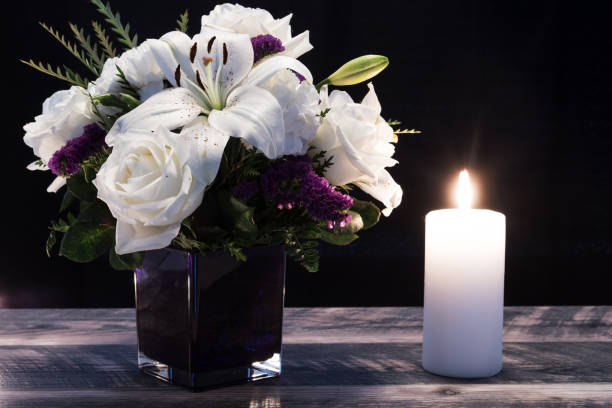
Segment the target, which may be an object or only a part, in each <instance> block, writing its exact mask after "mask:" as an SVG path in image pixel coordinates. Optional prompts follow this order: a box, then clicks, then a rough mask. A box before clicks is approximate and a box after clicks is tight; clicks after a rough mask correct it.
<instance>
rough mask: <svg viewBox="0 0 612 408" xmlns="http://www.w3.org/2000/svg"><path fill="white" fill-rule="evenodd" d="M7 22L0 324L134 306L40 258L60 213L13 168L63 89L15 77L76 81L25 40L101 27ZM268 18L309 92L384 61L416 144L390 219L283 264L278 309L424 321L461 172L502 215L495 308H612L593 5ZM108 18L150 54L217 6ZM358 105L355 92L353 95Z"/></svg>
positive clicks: (41, 9)
mask: <svg viewBox="0 0 612 408" xmlns="http://www.w3.org/2000/svg"><path fill="white" fill-rule="evenodd" d="M15 4H16V5H15V7H16V9H15V10H14V11H13V12H12V13H11V14H5V16H4V17H3V30H4V32H3V45H2V46H3V47H4V49H6V48H8V49H9V50H10V53H9V54H8V55H7V54H6V53H5V54H4V55H3V58H2V59H3V60H2V65H3V67H4V68H3V70H4V74H3V78H2V79H3V81H2V84H3V86H2V103H3V114H2V118H3V120H4V122H3V123H4V124H5V125H6V126H5V127H4V135H3V142H4V143H3V152H2V153H3V160H2V163H3V164H2V167H3V171H2V176H3V178H2V180H3V186H2V187H3V189H2V194H1V197H2V202H3V203H4V206H3V209H4V210H3V215H4V216H3V217H2V221H3V222H2V226H3V228H2V237H3V238H2V247H3V249H2V269H1V271H0V307H85V306H129V305H132V304H133V277H132V275H131V274H130V273H125V272H123V273H122V272H115V271H113V270H111V269H110V268H109V267H108V266H107V264H106V260H105V259H100V260H98V261H96V262H94V263H92V264H87V265H81V264H73V263H70V262H69V261H67V260H65V259H62V258H58V257H54V258H52V259H50V260H49V259H47V257H46V255H45V254H44V250H43V246H44V241H45V239H46V234H47V230H46V228H47V225H48V223H49V221H50V220H51V219H54V218H55V217H56V214H57V208H58V206H59V201H60V199H61V196H58V195H53V194H48V193H46V192H45V188H46V186H47V185H48V184H49V183H50V182H51V180H52V176H51V175H50V174H43V173H31V172H29V171H27V170H26V169H25V166H26V165H27V164H28V163H30V162H31V161H32V160H33V155H32V152H31V150H30V149H29V148H27V147H26V146H25V145H24V144H23V142H22V136H23V131H22V130H21V127H22V126H23V124H25V123H27V122H29V121H31V120H32V119H33V117H34V116H35V115H38V114H39V113H40V112H41V106H42V102H43V100H44V99H45V98H46V97H48V96H49V95H51V93H53V92H54V91H56V90H59V89H62V88H64V87H65V85H64V84H63V83H62V82H60V81H59V80H55V79H53V78H50V77H46V76H44V75H42V74H40V73H38V72H36V71H34V70H31V69H30V68H28V67H26V66H24V65H22V64H20V63H19V62H17V59H18V58H24V59H29V58H35V59H41V60H43V61H50V62H53V63H59V64H61V63H68V62H69V65H70V66H75V67H76V66H78V64H79V63H78V61H75V60H74V59H73V58H72V57H71V56H70V55H69V54H67V53H66V52H65V51H64V50H63V49H62V48H61V46H60V45H59V44H58V43H55V40H54V39H53V38H51V37H50V36H49V35H48V34H47V33H45V32H44V31H43V30H42V29H41V28H40V27H38V26H37V24H36V23H37V21H44V22H47V23H49V24H52V25H53V26H55V27H56V28H58V29H61V31H63V32H65V33H66V34H68V33H69V32H70V31H69V29H68V27H67V21H72V22H74V23H77V24H79V25H86V24H88V22H89V21H90V20H91V19H94V18H95V19H96V20H98V21H100V17H99V16H98V15H97V14H96V12H95V10H94V8H93V7H92V6H91V5H89V4H88V3H87V2H86V1H85V0H70V1H61V2H50V1H28V2H17V3H15ZM243 4H244V5H249V6H258V7H262V8H265V9H268V10H269V11H270V12H271V13H272V14H273V15H274V16H275V17H277V18H280V17H282V16H284V15H285V14H288V13H290V12H293V13H294V17H293V20H292V27H293V32H294V34H296V33H299V32H301V31H303V30H305V29H310V38H311V42H312V44H313V45H314V46H315V48H314V49H313V50H312V51H310V52H309V53H308V54H306V55H305V56H303V57H302V61H303V62H305V63H306V65H308V66H309V67H310V69H311V71H312V72H313V74H314V76H315V80H320V79H322V78H323V77H325V76H327V75H328V74H329V73H331V72H332V71H333V70H335V69H336V68H337V67H338V66H340V65H341V64H343V63H344V62H346V61H347V60H349V59H351V58H354V57H356V56H359V55H363V54H368V53H377V54H383V55H387V56H388V57H389V58H390V61H391V64H390V66H389V68H388V69H387V70H386V71H385V72H383V73H382V74H381V75H380V76H379V77H377V78H375V80H374V83H375V86H376V89H377V91H378V95H379V98H380V100H381V103H382V105H383V116H384V117H385V118H393V119H401V120H402V121H403V122H404V125H405V126H408V127H411V128H417V129H420V130H422V131H423V133H422V134H421V135H403V136H401V140H400V143H399V144H398V145H397V153H396V158H397V159H398V160H399V162H400V164H399V165H398V166H396V167H395V168H393V169H391V172H392V174H393V176H394V177H395V179H396V181H397V182H398V183H400V184H401V185H402V187H403V188H404V200H403V203H402V205H401V207H400V208H399V209H397V210H396V211H394V213H393V214H392V216H391V217H390V218H388V219H383V220H382V222H381V223H380V224H379V225H378V227H377V228H375V229H373V230H369V231H366V232H364V233H363V234H362V236H361V239H360V240H358V241H357V242H356V243H354V244H353V245H352V246H349V247H328V246H323V247H322V250H321V255H322V261H321V270H320V272H318V273H317V274H309V273H308V272H305V271H303V270H301V269H300V268H299V267H298V266H297V265H295V264H292V263H289V265H288V272H287V291H286V304H287V305H289V306H298V305H300V306H324V305H325V306H327V305H336V306H342V305H365V306H382V305H419V304H422V292H423V236H424V216H425V214H426V213H427V212H428V211H430V210H433V209H437V208H444V207H449V206H454V204H453V203H452V202H451V200H450V197H449V194H448V188H449V184H450V183H452V182H454V181H455V178H456V176H457V174H458V171H459V170H460V169H462V168H463V167H468V168H469V169H470V170H471V172H472V176H473V177H474V178H475V179H476V180H477V181H478V185H479V188H480V190H479V196H478V206H479V207H482V208H491V209H495V210H498V211H501V212H503V213H505V214H506V216H507V261H506V292H505V293H506V304H508V305H537V304H610V303H611V302H610V301H611V299H612V296H610V283H611V279H610V275H611V272H612V241H611V238H610V233H611V232H612V213H611V212H612V205H611V204H612V193H611V186H612V164H611V163H610V162H611V161H612V153H611V152H610V150H611V149H612V142H611V140H612V139H611V137H612V129H611V128H612V126H611V125H612V121H611V120H610V97H611V96H612V86H611V82H612V81H611V80H610V74H611V72H612V70H611V69H610V68H611V64H610V53H611V51H612V47H611V45H612V35H611V34H610V29H609V15H610V13H609V11H610V10H608V9H604V8H603V6H601V5H600V3H599V2H567V3H564V2H558V1H537V2H534V1H502V2H492V1H476V0H471V1H451V0H447V1H431V0H423V1H401V2H400V1H378V2H372V1H368V2H363V3H360V2H349V1H314V0H308V1H300V2H291V1H259V2H252V1H245V2H243ZM112 5H113V8H114V9H117V10H119V11H120V12H121V14H122V16H123V20H124V22H128V21H129V22H131V24H132V26H133V28H134V29H135V30H136V31H137V32H138V33H139V35H140V38H141V39H144V38H147V37H159V36H160V35H161V34H163V33H165V32H166V31H169V30H172V29H173V28H174V27H175V22H174V21H175V20H176V18H177V16H178V15H179V14H180V13H181V12H182V11H183V10H184V9H185V8H189V10H190V11H191V14H192V21H191V25H190V33H191V34H195V33H196V32H198V31H199V15H201V14H203V13H205V12H208V10H210V9H212V7H213V6H214V3H212V2H207V1H202V0H197V1H196V0H182V1H147V2H144V1H119V0H115V1H114V2H113V3H112ZM348 91H349V92H350V93H351V94H352V95H353V97H354V98H356V99H360V98H361V97H362V96H363V95H364V94H365V91H366V88H365V85H359V86H354V87H351V88H350V89H348Z"/></svg>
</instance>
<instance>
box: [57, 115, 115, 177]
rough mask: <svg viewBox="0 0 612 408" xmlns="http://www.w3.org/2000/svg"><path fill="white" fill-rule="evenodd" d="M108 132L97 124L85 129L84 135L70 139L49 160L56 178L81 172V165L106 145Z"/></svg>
mask: <svg viewBox="0 0 612 408" xmlns="http://www.w3.org/2000/svg"><path fill="white" fill-rule="evenodd" d="M105 136H106V132H105V131H104V129H102V128H101V127H100V126H99V125H98V124H97V123H91V124H89V125H87V126H85V127H84V128H83V134H82V135H81V136H79V137H76V138H74V139H70V140H69V141H68V142H67V143H66V144H65V145H64V146H63V147H62V148H61V149H59V150H58V151H56V152H55V153H54V154H53V156H52V157H51V159H50V160H49V169H51V171H52V172H53V174H55V175H56V176H64V177H65V176H71V175H73V174H76V173H78V172H79V170H81V164H82V163H83V161H84V160H85V159H87V158H88V157H89V156H91V155H92V154H94V153H96V152H98V151H99V150H100V149H101V148H102V147H107V146H106V143H104V137H105Z"/></svg>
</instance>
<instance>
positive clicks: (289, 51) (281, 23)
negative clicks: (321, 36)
mask: <svg viewBox="0 0 612 408" xmlns="http://www.w3.org/2000/svg"><path fill="white" fill-rule="evenodd" d="M290 21H291V14H289V15H287V16H285V17H283V18H281V19H275V18H274V17H272V14H270V13H269V12H268V11H266V10H263V9H260V8H250V7H243V6H241V5H239V4H229V3H225V4H219V5H217V6H216V7H215V8H214V9H213V11H211V12H210V14H207V15H203V16H202V28H204V27H212V28H221V29H225V30H231V31H233V32H236V33H239V34H248V35H249V36H250V37H251V38H252V37H256V36H258V35H261V34H270V35H272V36H274V37H276V38H278V39H279V40H281V42H282V43H283V46H284V47H285V51H283V52H281V53H279V54H284V55H288V56H290V57H293V58H298V57H299V56H301V55H303V54H305V53H306V52H308V51H310V50H311V49H312V45H311V44H310V40H309V32H308V30H307V31H304V32H303V33H301V34H299V35H297V36H295V37H292V36H291V25H290V24H289V22H290Z"/></svg>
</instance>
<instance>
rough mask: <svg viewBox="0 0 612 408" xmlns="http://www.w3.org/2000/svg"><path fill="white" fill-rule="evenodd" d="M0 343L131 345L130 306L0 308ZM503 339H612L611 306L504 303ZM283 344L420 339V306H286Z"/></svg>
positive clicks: (133, 336) (133, 333)
mask: <svg viewBox="0 0 612 408" xmlns="http://www.w3.org/2000/svg"><path fill="white" fill-rule="evenodd" d="M0 322H2V324H1V326H0V345H37V344H38V345H58V344H136V330H135V313H134V310H132V309H86V310H83V309H45V310H38V309H13V310H11V309H4V310H0ZM504 326H505V328H504V341H506V342H536V341H543V342H550V341H560V340H563V341H565V342H572V341H612V307H610V306H596V307H594V306H566V307H552V308H551V307H545V306H542V307H507V308H506V309H505V318H504ZM283 336H284V339H283V340H284V343H285V344H296V343H347V342H351V343H355V342H362V343H395V342H399V343H405V342H414V343H420V342H421V341H422V337H421V336H422V308H287V309H285V322H284V332H283Z"/></svg>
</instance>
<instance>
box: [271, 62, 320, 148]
mask: <svg viewBox="0 0 612 408" xmlns="http://www.w3.org/2000/svg"><path fill="white" fill-rule="evenodd" d="M260 87H261V88H264V89H266V90H268V91H269V92H270V93H271V94H272V95H274V97H276V99H277V100H278V103H279V104H280V106H281V108H282V110H283V119H284V122H285V138H284V144H285V146H281V147H279V148H278V151H282V152H284V154H295V155H300V154H305V153H306V151H307V150H308V146H309V144H310V142H311V141H312V139H313V138H314V136H315V133H316V131H317V128H318V127H319V124H320V119H319V117H318V116H317V114H318V113H319V112H320V108H319V94H318V93H317V90H316V88H315V87H314V86H313V85H312V84H310V83H309V82H307V81H302V82H300V80H299V79H298V78H297V76H296V75H295V73H293V72H292V71H290V70H288V69H283V70H281V71H278V72H277V73H276V74H274V75H273V76H272V77H271V78H270V79H268V80H267V81H266V82H264V83H263V84H262V85H260Z"/></svg>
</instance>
